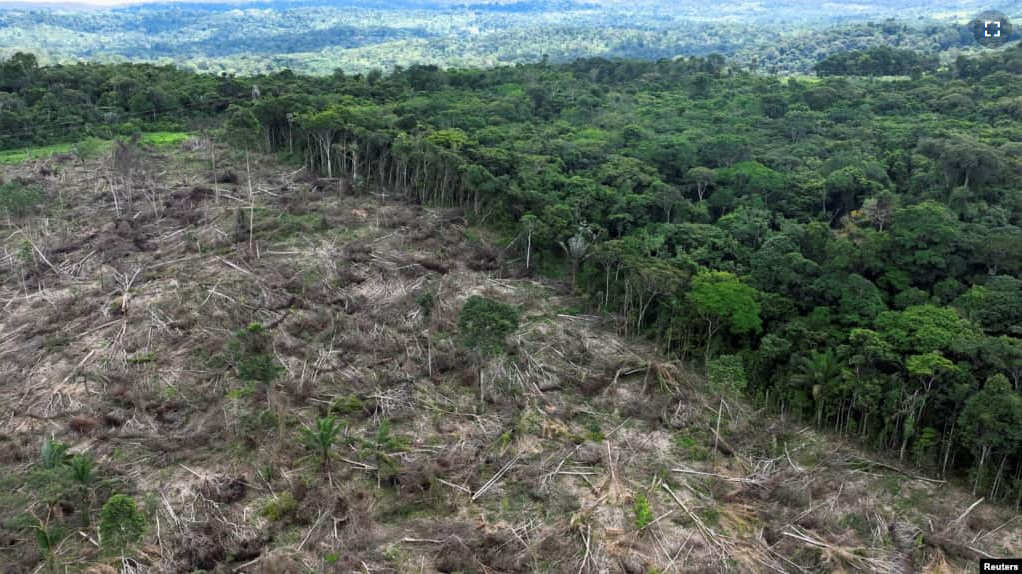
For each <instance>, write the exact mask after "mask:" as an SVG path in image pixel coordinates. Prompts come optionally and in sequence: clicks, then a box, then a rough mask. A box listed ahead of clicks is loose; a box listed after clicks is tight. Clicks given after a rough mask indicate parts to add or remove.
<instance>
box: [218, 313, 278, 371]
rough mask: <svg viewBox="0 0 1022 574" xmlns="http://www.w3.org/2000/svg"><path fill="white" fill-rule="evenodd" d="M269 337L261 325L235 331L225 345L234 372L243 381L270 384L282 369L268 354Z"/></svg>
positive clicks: (253, 324)
mask: <svg viewBox="0 0 1022 574" xmlns="http://www.w3.org/2000/svg"><path fill="white" fill-rule="evenodd" d="M270 348H271V347H270V337H269V336H268V335H267V334H266V333H265V331H264V329H263V326H262V324H261V323H251V324H249V326H248V327H246V328H244V329H241V330H239V331H237V332H236V333H235V334H234V337H232V338H231V340H230V341H229V342H228V343H227V351H228V355H229V356H230V361H231V363H232V364H233V365H234V370H235V371H236V372H237V373H238V377H239V378H241V380H243V381H248V382H255V383H264V384H270V383H272V382H273V381H274V380H275V379H276V378H277V377H278V376H280V373H281V372H282V371H283V370H284V368H283V367H282V366H281V365H280V363H278V362H277V359H276V358H274V356H273V355H272V354H271V352H270Z"/></svg>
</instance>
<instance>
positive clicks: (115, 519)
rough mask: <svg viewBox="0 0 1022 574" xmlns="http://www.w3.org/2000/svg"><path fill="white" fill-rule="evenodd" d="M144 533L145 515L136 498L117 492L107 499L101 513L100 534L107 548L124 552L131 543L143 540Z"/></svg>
mask: <svg viewBox="0 0 1022 574" xmlns="http://www.w3.org/2000/svg"><path fill="white" fill-rule="evenodd" d="M144 533H145V516H143V515H142V512H141V511H140V510H139V509H138V505H136V504H135V499H133V498H131V497H130V496H127V495H124V494H115V495H113V496H111V497H110V499H109V500H107V501H106V504H104V505H103V509H102V510H101V511H100V513H99V534H100V536H101V537H102V541H103V546H104V547H105V548H107V549H109V550H114V551H118V552H123V551H124V549H125V548H126V547H128V546H129V545H131V544H134V543H136V542H138V541H139V540H142V535H143V534H144Z"/></svg>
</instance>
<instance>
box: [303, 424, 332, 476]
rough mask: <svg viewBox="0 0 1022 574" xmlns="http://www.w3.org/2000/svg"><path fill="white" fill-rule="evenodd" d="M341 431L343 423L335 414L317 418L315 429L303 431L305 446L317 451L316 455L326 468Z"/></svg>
mask: <svg viewBox="0 0 1022 574" xmlns="http://www.w3.org/2000/svg"><path fill="white" fill-rule="evenodd" d="M340 431H341V423H340V422H339V421H338V420H337V417H334V416H329V417H325V418H320V419H316V427H315V428H314V429H305V430H303V431H302V433H303V437H302V439H303V440H302V442H304V443H305V448H307V449H309V450H311V451H313V452H315V453H316V454H315V455H314V456H315V457H316V458H318V459H319V463H320V465H321V467H322V468H323V469H324V470H326V469H327V468H328V467H329V466H330V459H331V458H332V453H331V451H332V450H333V447H334V445H335V444H336V443H337V435H338V433H340Z"/></svg>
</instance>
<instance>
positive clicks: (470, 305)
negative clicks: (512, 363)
mask: <svg viewBox="0 0 1022 574" xmlns="http://www.w3.org/2000/svg"><path fill="white" fill-rule="evenodd" d="M518 320H519V311H518V308H517V307H514V306H512V305H508V304H507V303H501V302H500V301H494V300H493V299H487V298H486V297H480V296H478V295H473V296H471V297H469V298H468V301H466V302H465V305H464V306H463V307H462V308H461V314H460V316H459V317H458V330H459V331H460V332H461V338H462V342H463V343H464V344H465V346H467V347H469V348H471V349H475V350H477V351H479V352H480V353H482V354H484V355H496V354H499V353H501V352H503V351H504V342H505V340H506V339H507V337H508V335H510V334H511V333H514V332H515V330H517V329H518Z"/></svg>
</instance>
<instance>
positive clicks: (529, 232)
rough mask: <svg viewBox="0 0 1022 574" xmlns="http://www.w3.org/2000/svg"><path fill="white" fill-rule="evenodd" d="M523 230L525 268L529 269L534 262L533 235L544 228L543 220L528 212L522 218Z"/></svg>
mask: <svg viewBox="0 0 1022 574" xmlns="http://www.w3.org/2000/svg"><path fill="white" fill-rule="evenodd" d="M520 223H521V225H522V230H523V231H524V233H525V269H526V271H528V270H529V269H530V268H531V266H530V263H531V262H532V236H533V234H535V233H536V232H537V231H539V230H541V229H542V226H543V222H542V221H540V220H539V218H538V217H536V216H535V215H533V214H531V213H526V214H525V215H523V216H522V219H521V222H520Z"/></svg>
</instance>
